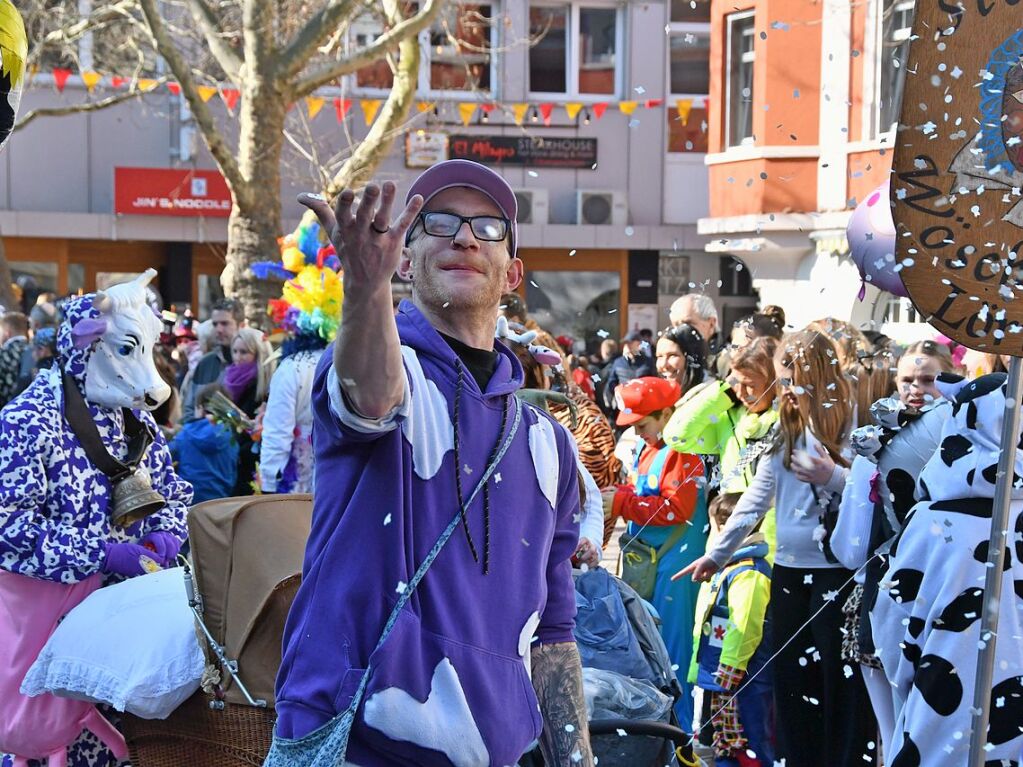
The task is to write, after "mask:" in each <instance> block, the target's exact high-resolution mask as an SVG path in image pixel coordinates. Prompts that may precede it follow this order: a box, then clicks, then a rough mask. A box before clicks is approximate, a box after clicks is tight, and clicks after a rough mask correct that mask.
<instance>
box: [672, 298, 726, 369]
mask: <svg viewBox="0 0 1023 767" xmlns="http://www.w3.org/2000/svg"><path fill="white" fill-rule="evenodd" d="M668 318H669V319H670V320H671V324H672V325H681V324H683V323H685V324H686V325H689V326H691V327H694V328H696V330H697V331H699V333H700V335H701V336H703V340H704V341H706V343H707V349H708V352H709V353H708V355H707V367H708V369H709V370H710V372H711V373H713V374H714V375H715V376H716V377H717V378H722V379H723V378H725V376H726V374H727V373H728V350H727V349H726V348H724V347H725V344H726V343H727V340H726V339H722V338H721V334H720V332H719V330H720V328H719V326H718V310H717V307H715V306H714V300H713V299H712V298H711V297H710V296H708V295H707V294H705V293H687V294H686V295H684V296H682V297H680V298H677V299H676V300H675V303H673V304H672V305H671V309H670V310H669V312H668Z"/></svg>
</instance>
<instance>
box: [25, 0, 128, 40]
mask: <svg viewBox="0 0 1023 767" xmlns="http://www.w3.org/2000/svg"><path fill="white" fill-rule="evenodd" d="M137 8H138V4H137V3H136V2H135V0H121V2H118V3H111V4H109V5H101V6H99V7H98V8H96V9H95V10H93V11H92V12H91V13H90V14H89V15H88V16H86V17H85V18H83V19H79V20H78V21H76V22H75V23H74V24H71V25H70V26H67V27H64V28H62V29H55V30H53V31H52V32H50V33H49V34H47V35H46V36H45V37H44V38H43V39H42V40H41V41H40V44H39V45H37V46H35V47H36V49H39V48H42V47H44V46H51V45H66V44H68V43H73V42H76V41H77V40H80V39H81V38H82V37H83V36H84V35H86V34H88V33H90V32H93V31H95V30H96V29H98V28H99V27H101V26H103V25H105V24H109V23H110V22H112V21H122V20H124V19H126V18H128V19H131V18H134V17H133V16H132V15H131V11H133V10H135V9H137Z"/></svg>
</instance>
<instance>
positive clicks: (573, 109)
mask: <svg viewBox="0 0 1023 767" xmlns="http://www.w3.org/2000/svg"><path fill="white" fill-rule="evenodd" d="M582 108H583V104H582V102H581V101H569V102H568V103H567V104H565V112H567V113H568V119H569V120H574V119H575V118H576V116H577V115H578V114H579V110H581V109H582Z"/></svg>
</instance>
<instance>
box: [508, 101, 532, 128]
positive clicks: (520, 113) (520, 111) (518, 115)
mask: <svg viewBox="0 0 1023 767" xmlns="http://www.w3.org/2000/svg"><path fill="white" fill-rule="evenodd" d="M527 111H529V104H512V114H513V115H515V124H516V125H522V121H523V120H525V119H526V112H527Z"/></svg>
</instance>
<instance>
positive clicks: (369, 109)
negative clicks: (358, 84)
mask: <svg viewBox="0 0 1023 767" xmlns="http://www.w3.org/2000/svg"><path fill="white" fill-rule="evenodd" d="M383 103H384V102H383V101H382V100H381V99H359V106H360V107H362V116H363V117H364V118H365V119H366V125H367V126H369V125H372V124H373V121H374V120H375V119H376V117H377V112H379V111H380V105H381V104H383Z"/></svg>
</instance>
